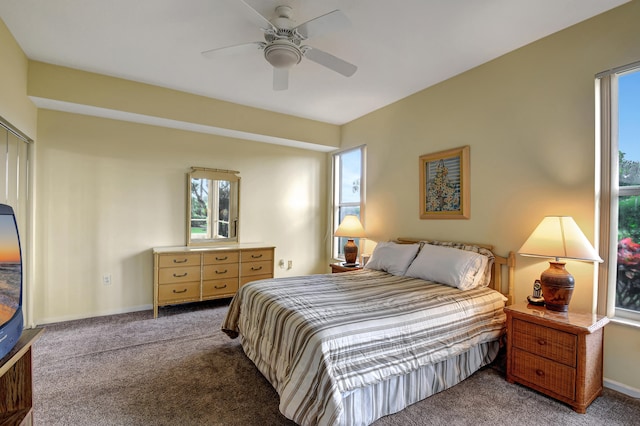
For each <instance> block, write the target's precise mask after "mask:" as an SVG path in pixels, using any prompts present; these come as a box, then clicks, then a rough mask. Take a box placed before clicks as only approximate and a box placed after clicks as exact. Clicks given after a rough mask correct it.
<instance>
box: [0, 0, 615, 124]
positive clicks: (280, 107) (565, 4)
mask: <svg viewBox="0 0 640 426" xmlns="http://www.w3.org/2000/svg"><path fill="white" fill-rule="evenodd" d="M626 2H627V0H396V1H393V2H392V1H388V0H387V1H382V0H323V1H313V0H246V3H247V4H249V5H251V6H252V7H253V8H255V9H256V10H257V11H258V12H260V13H261V14H262V15H264V16H266V17H267V18H272V17H273V16H274V15H273V13H274V10H275V7H276V6H278V5H282V4H286V5H290V6H292V7H293V9H294V17H293V18H294V20H296V21H297V22H298V23H302V22H305V21H307V20H309V19H312V18H315V17H316V16H319V15H322V14H325V13H327V12H330V11H332V10H334V9H340V10H341V11H342V12H344V13H345V14H346V15H347V16H348V17H349V19H350V21H351V24H352V25H351V27H350V28H348V29H345V30H341V31H339V32H334V33H329V34H326V35H323V36H319V37H316V38H311V39H309V40H308V41H306V42H305V44H308V45H311V46H314V47H317V48H319V49H322V50H324V51H326V52H329V53H332V54H333V55H335V56H338V57H339V58H342V59H344V60H346V61H349V62H351V63H353V64H355V65H357V66H358V71H357V72H356V73H355V75H353V76H352V77H350V78H347V77H343V76H342V75H340V74H337V73H335V72H333V71H330V70H328V69H326V68H324V67H322V66H320V65H318V64H316V63H314V62H311V61H309V60H305V59H303V60H302V62H301V63H300V64H298V65H297V66H295V67H294V68H293V69H292V70H291V73H290V81H289V90H287V91H274V90H273V89H272V71H271V66H270V65H269V64H268V63H267V62H266V61H265V60H264V58H263V57H262V52H261V51H257V50H256V51H255V52H252V53H248V54H242V55H239V56H230V57H227V58H223V59H220V60H211V59H205V58H203V57H202V55H201V54H200V53H201V52H202V51H205V50H209V49H213V48H216V47H223V46H227V45H233V44H239V43H243V42H250V41H258V40H263V35H262V31H261V30H260V29H259V28H257V27H256V26H254V24H252V22H251V20H250V19H248V14H249V13H250V10H249V9H248V8H247V7H246V6H245V5H244V4H242V3H241V2H240V0H0V18H1V19H2V20H3V21H4V22H5V24H6V25H7V27H8V28H9V30H10V31H11V33H12V34H13V36H14V37H15V38H16V40H17V42H18V44H19V45H20V46H21V48H22V50H23V51H24V52H25V54H26V55H27V56H28V57H29V58H30V59H34V60H38V61H43V62H48V63H52V64H56V65H62V66H67V67H72V68H77V69H81V70H85V71H91V72H97V73H101V74H106V75H110V76H115V77H121V78H126V79H130V80H135V81H140V82H144V83H150V84H154V85H158V86H163V87H167V88H172V89H177V90H181V91H185V92H189V93H194V94H198V95H204V96H208V97H212V98H216V99H221V100H225V101H231V102H236V103H239V104H244V105H249V106H254V107H258V108H264V109H268V110H272V111H277V112H282V113H286V114H292V115H295V116H300V117H305V118H311V119H315V120H320V121H324V122H328V123H333V124H343V123H346V122H349V121H351V120H353V119H355V118H358V117H360V116H362V115H364V114H367V113H369V112H371V111H373V110H376V109H378V108H381V107H383V106H385V105H388V104H390V103H392V102H395V101H397V100H399V99H402V98H404V97H406V96H408V95H410V94H412V93H415V92H418V91H420V90H422V89H425V88H427V87H429V86H431V85H433V84H436V83H438V82H440V81H443V80H446V79H448V78H450V77H452V76H454V75H456V74H459V73H462V72H464V71H466V70H468V69H471V68H473V67H475V66H478V65H480V64H482V63H484V62H487V61H490V60H492V59H494V58H496V57H498V56H501V55H503V54H505V53H507V52H509V51H511V50H514V49H517V48H518V47H521V46H523V45H526V44H528V43H531V42H533V41H535V40H537V39H540V38H542V37H545V36H547V35H549V34H552V33H554V32H557V31H559V30H561V29H563V28H566V27H568V26H571V25H573V24H576V23H578V22H580V21H583V20H585V19H588V18H590V17H592V16H594V15H597V14H599V13H602V12H604V11H607V10H609V9H611V8H614V7H616V6H619V5H621V4H623V3H626Z"/></svg>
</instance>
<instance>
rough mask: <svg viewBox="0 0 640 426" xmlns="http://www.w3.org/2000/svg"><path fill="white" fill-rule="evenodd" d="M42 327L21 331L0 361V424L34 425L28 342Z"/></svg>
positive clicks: (33, 338)
mask: <svg viewBox="0 0 640 426" xmlns="http://www.w3.org/2000/svg"><path fill="white" fill-rule="evenodd" d="M43 331H44V329H43V328H33V329H27V330H24V331H23V332H22V336H20V339H19V340H18V343H17V344H16V346H15V347H14V348H13V349H12V350H11V352H9V353H8V354H7V355H6V356H5V357H4V358H2V359H1V360H0V425H2V426H5V425H7V426H14V425H15V426H23V425H24V426H31V425H33V400H32V395H33V393H32V376H31V345H33V343H34V342H35V341H36V340H37V339H38V337H40V334H41V333H42V332H43Z"/></svg>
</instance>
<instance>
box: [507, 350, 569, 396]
mask: <svg viewBox="0 0 640 426" xmlns="http://www.w3.org/2000/svg"><path fill="white" fill-rule="evenodd" d="M513 356H514V357H513V366H512V368H513V375H514V376H516V377H518V378H520V379H522V380H525V381H527V382H530V383H533V384H534V385H536V386H540V387H542V388H544V389H547V390H549V391H551V392H554V393H556V394H558V395H560V396H563V397H565V398H569V399H571V400H574V399H575V389H576V388H575V383H576V370H575V369H574V368H571V367H568V366H566V365H564V364H560V363H558V362H554V361H551V360H548V359H546V358H542V357H539V356H535V355H532V354H530V353H528V352H525V351H521V350H520V349H514V350H513Z"/></svg>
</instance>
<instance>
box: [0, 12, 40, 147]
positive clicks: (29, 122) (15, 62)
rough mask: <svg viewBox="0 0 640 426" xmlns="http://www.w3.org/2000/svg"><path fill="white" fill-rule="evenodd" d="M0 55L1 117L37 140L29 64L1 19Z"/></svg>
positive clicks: (35, 112) (35, 110)
mask: <svg viewBox="0 0 640 426" xmlns="http://www.w3.org/2000/svg"><path fill="white" fill-rule="evenodd" d="M0 52H2V59H1V60H0V93H2V96H0V117H2V118H4V119H5V120H6V121H8V122H9V123H11V124H12V125H13V126H14V127H16V128H17V129H19V130H20V131H21V132H22V133H24V134H26V135H27V136H29V137H30V138H31V139H35V137H36V133H37V132H36V118H37V109H36V107H35V105H34V104H33V102H31V101H30V100H29V98H27V69H28V64H29V61H28V59H27V57H26V56H25V54H24V52H22V50H21V49H20V46H18V43H16V41H15V39H14V38H13V36H12V35H11V33H10V32H9V30H8V29H7V26H6V25H5V24H4V22H2V20H1V19H0Z"/></svg>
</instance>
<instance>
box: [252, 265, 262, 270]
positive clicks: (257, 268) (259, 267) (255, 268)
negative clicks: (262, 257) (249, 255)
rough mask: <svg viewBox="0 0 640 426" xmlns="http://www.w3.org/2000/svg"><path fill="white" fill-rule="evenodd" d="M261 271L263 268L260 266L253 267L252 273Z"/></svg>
mask: <svg viewBox="0 0 640 426" xmlns="http://www.w3.org/2000/svg"><path fill="white" fill-rule="evenodd" d="M260 269H262V266H258V267H255V266H252V267H251V270H252V271H259V270H260Z"/></svg>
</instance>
